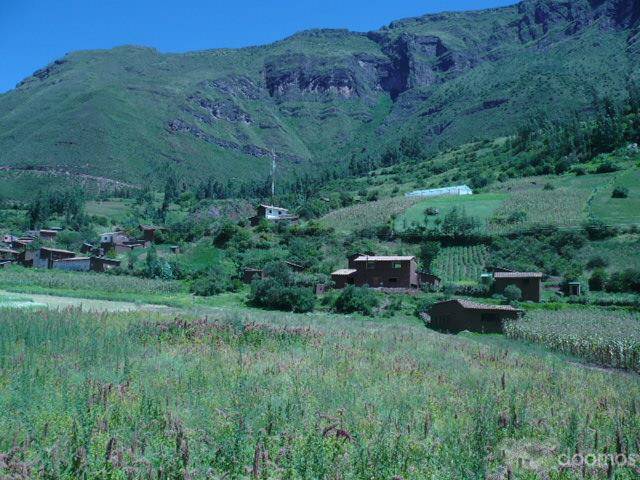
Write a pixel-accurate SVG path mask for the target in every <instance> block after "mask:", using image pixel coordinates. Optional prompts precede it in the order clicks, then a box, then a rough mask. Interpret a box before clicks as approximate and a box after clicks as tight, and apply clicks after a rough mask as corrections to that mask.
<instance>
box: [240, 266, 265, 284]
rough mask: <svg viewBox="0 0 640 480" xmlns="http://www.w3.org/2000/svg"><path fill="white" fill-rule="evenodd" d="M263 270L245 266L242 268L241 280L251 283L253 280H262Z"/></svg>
mask: <svg viewBox="0 0 640 480" xmlns="http://www.w3.org/2000/svg"><path fill="white" fill-rule="evenodd" d="M263 278H264V272H263V271H262V270H261V269H259V268H245V269H244V270H242V282H243V283H251V282H253V281H254V280H262V279H263Z"/></svg>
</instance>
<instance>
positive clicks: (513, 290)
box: [502, 285, 522, 302]
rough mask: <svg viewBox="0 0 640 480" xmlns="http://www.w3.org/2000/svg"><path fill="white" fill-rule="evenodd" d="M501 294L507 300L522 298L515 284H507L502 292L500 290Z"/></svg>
mask: <svg viewBox="0 0 640 480" xmlns="http://www.w3.org/2000/svg"><path fill="white" fill-rule="evenodd" d="M502 295H503V296H504V298H506V299H507V301H508V302H517V301H518V300H521V299H522V290H520V289H519V288H518V287H517V286H515V285H508V286H507V288H505V289H504V292H502Z"/></svg>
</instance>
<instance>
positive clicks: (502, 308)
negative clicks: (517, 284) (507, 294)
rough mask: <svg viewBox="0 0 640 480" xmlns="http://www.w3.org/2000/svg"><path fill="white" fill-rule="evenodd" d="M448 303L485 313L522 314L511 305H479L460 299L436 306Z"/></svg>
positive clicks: (446, 301) (439, 303)
mask: <svg viewBox="0 0 640 480" xmlns="http://www.w3.org/2000/svg"><path fill="white" fill-rule="evenodd" d="M447 303H457V304H458V305H460V306H461V307H462V308H464V309H465V310H480V311H485V312H495V311H503V312H522V310H521V309H519V308H514V307H512V306H511V305H490V304H487V303H477V302H472V301H471V300H463V299H460V298H457V299H454V300H445V301H444V302H438V303H436V304H435V305H434V307H435V306H437V305H444V304H447Z"/></svg>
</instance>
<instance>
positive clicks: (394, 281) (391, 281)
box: [389, 278, 398, 283]
mask: <svg viewBox="0 0 640 480" xmlns="http://www.w3.org/2000/svg"><path fill="white" fill-rule="evenodd" d="M389 283H398V279H397V278H390V279H389Z"/></svg>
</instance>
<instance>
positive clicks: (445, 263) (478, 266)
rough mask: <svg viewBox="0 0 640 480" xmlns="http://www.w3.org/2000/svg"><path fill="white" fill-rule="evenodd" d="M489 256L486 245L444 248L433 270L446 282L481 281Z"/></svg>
mask: <svg viewBox="0 0 640 480" xmlns="http://www.w3.org/2000/svg"><path fill="white" fill-rule="evenodd" d="M488 258H489V254H488V251H487V247H486V246H485V245H472V246H465V247H447V248H443V249H442V250H441V251H440V253H439V254H438V256H437V257H436V259H435V261H434V265H433V270H434V272H435V273H436V275H438V276H440V277H441V278H442V279H443V280H444V281H445V282H464V281H475V282H477V281H479V280H480V274H481V273H482V272H483V270H484V268H485V264H486V262H487V260H488Z"/></svg>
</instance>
